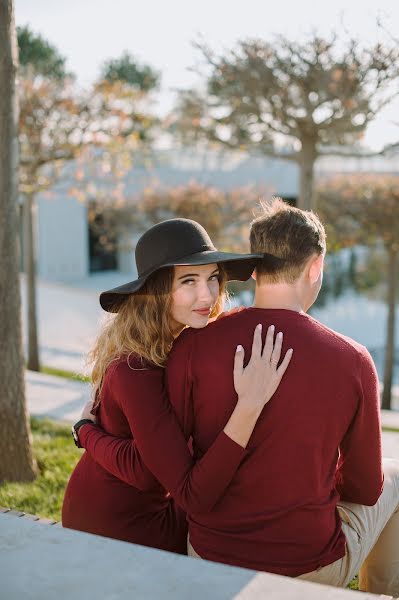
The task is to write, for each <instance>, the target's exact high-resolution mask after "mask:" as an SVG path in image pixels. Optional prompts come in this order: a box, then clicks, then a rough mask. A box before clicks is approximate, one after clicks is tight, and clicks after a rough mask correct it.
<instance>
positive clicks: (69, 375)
mask: <svg viewBox="0 0 399 600" xmlns="http://www.w3.org/2000/svg"><path fill="white" fill-rule="evenodd" d="M40 372H41V373H45V374H46V375H56V376H57V377H64V378H65V379H73V380H74V381H84V382H90V381H91V379H90V377H89V376H88V375H80V374H79V373H74V372H73V371H66V370H65V369H55V368H54V367H41V368H40Z"/></svg>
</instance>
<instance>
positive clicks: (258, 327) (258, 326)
mask: <svg viewBox="0 0 399 600" xmlns="http://www.w3.org/2000/svg"><path fill="white" fill-rule="evenodd" d="M256 329H259V331H262V323H258V325H257V326H256Z"/></svg>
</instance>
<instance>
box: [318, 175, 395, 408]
mask: <svg viewBox="0 0 399 600" xmlns="http://www.w3.org/2000/svg"><path fill="white" fill-rule="evenodd" d="M317 196H318V205H319V213H320V216H321V217H322V218H323V220H325V222H326V223H327V226H326V229H327V237H328V240H329V244H330V245H331V246H332V247H333V248H339V247H340V246H341V247H344V246H350V245H354V244H363V245H366V246H369V247H373V246H375V245H381V246H382V247H383V248H384V251H385V265H384V267H385V268H384V271H383V277H384V281H385V288H386V293H385V298H386V303H387V308H388V318H387V328H386V346H385V360H384V390H383V397H382V408H384V409H390V408H391V399H392V392H391V390H392V381H393V369H394V360H395V308H396V302H397V297H398V293H399V290H398V287H399V285H398V284H399V177H397V176H396V177H395V176H390V175H363V174H362V175H353V176H339V177H338V176H337V177H334V178H332V179H330V180H326V181H324V182H322V183H321V185H320V186H319V187H318V190H317Z"/></svg>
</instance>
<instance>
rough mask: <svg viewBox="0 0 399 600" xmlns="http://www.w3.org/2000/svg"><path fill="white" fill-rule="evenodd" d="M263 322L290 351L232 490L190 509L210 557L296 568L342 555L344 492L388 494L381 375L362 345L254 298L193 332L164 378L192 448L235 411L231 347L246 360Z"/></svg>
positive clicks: (199, 547) (204, 445)
mask: <svg viewBox="0 0 399 600" xmlns="http://www.w3.org/2000/svg"><path fill="white" fill-rule="evenodd" d="M258 323H262V324H263V332H264V335H265V334H266V330H267V327H268V326H269V325H272V324H274V325H275V326H276V330H277V331H283V332H284V344H283V352H285V351H286V350H287V349H288V348H290V347H292V348H294V354H293V358H292V359H291V363H290V365H289V367H288V370H287V372H286V374H285V376H284V377H283V380H282V382H281V384H280V387H279V388H278V390H277V392H276V393H275V395H274V396H273V398H272V399H271V401H270V402H269V403H268V404H267V405H266V407H265V409H264V411H263V413H262V415H261V417H260V418H259V420H258V422H257V424H256V427H255V430H254V433H253V435H252V437H251V439H250V442H249V444H248V447H247V450H248V454H247V456H246V458H245V459H244V461H243V462H242V464H241V465H240V468H239V469H238V471H237V473H236V475H235V477H234V479H233V481H232V482H231V484H230V485H229V487H228V489H227V491H226V494H225V495H224V496H223V497H222V498H221V499H220V500H219V502H218V503H217V504H216V505H215V506H214V508H213V509H212V510H211V511H210V512H207V513H202V514H201V513H192V512H191V513H190V514H189V515H188V517H189V531H190V540H191V543H192V546H193V548H194V549H195V550H196V551H197V553H198V554H199V555H200V556H202V557H203V558H206V559H209V560H215V561H221V562H225V563H228V564H232V565H239V566H242V567H249V568H252V569H258V570H264V571H270V572H274V573H279V574H282V575H291V576H297V575H300V574H302V573H306V572H309V571H313V570H314V569H316V568H318V567H319V566H324V565H327V564H330V563H332V562H334V561H335V560H337V559H339V558H340V557H342V556H343V555H344V553H345V536H344V534H343V532H342V530H341V521H340V518H339V516H338V514H337V511H336V505H337V502H338V501H339V499H340V498H341V499H342V500H347V501H350V502H355V503H359V504H366V505H373V504H375V502H376V501H377V499H378V497H379V496H380V494H381V491H382V486H383V472H382V460H381V433H380V412H379V392H378V378H377V374H376V371H375V367H374V364H373V362H372V360H371V357H370V355H369V353H368V352H367V350H366V349H365V348H364V347H363V346H360V345H359V344H357V343H355V342H354V341H352V340H350V339H348V338H346V337H344V336H342V335H339V334H337V333H335V332H334V331H332V330H330V329H328V328H327V327H325V326H324V325H322V324H321V323H319V322H318V321H316V320H314V319H313V318H312V317H310V316H308V315H306V314H304V313H298V312H295V311H290V310H277V309H257V308H250V309H248V310H245V311H242V312H240V313H237V314H235V315H233V316H231V317H230V318H225V319H221V320H220V321H216V322H215V323H213V324H211V325H210V326H208V327H206V328H205V329H201V330H187V331H186V332H183V334H182V335H181V336H180V337H179V339H178V340H177V342H176V343H175V345H174V348H173V350H172V353H171V355H170V357H169V362H168V368H167V388H168V394H169V397H170V400H171V402H172V403H173V406H174V408H175V411H176V414H177V415H178V417H179V419H180V420H181V424H182V427H183V429H184V431H185V434H186V435H192V436H193V447H194V455H195V456H196V457H197V458H200V457H201V456H203V454H204V452H206V450H207V449H208V448H209V447H210V446H211V445H212V443H213V442H214V440H215V439H216V437H217V435H218V432H219V431H220V429H221V427H222V426H223V425H224V423H225V421H226V420H227V419H228V418H229V416H230V414H231V412H232V409H233V407H234V404H235V402H236V395H235V393H234V387H233V382H232V378H231V370H232V367H233V358H234V351H235V348H236V346H237V344H238V343H240V344H242V345H243V346H244V349H245V352H246V357H247V358H249V355H250V351H251V343H252V336H253V331H254V328H255V327H256V325H257V324H258Z"/></svg>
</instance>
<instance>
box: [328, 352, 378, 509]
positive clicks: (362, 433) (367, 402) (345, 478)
mask: <svg viewBox="0 0 399 600" xmlns="http://www.w3.org/2000/svg"><path fill="white" fill-rule="evenodd" d="M359 357H360V368H359V401H358V408H357V411H356V414H355V416H354V418H353V421H352V423H351V425H350V427H349V429H348V431H347V432H346V434H345V437H344V439H343V441H342V443H341V445H340V458H339V464H338V471H337V490H338V492H339V494H340V497H341V499H342V500H344V501H347V502H354V503H357V504H365V505H366V506H372V505H374V504H375V503H376V502H377V500H378V498H379V497H380V494H381V492H382V489H383V483H384V475H383V469H382V451H381V423H380V394H379V383H378V375H377V372H376V369H375V366H374V363H373V360H372V358H371V356H370V355H369V353H368V352H367V350H366V349H365V348H364V349H363V352H362V353H361V354H360V355H359Z"/></svg>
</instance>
